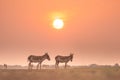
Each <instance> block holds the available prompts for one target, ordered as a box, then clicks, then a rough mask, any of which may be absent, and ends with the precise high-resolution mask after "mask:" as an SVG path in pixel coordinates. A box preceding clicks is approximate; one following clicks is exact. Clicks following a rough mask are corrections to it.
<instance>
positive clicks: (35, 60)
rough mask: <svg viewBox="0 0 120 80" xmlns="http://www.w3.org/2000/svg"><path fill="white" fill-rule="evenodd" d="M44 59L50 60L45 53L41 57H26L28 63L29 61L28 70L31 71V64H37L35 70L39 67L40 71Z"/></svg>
mask: <svg viewBox="0 0 120 80" xmlns="http://www.w3.org/2000/svg"><path fill="white" fill-rule="evenodd" d="M45 59H48V60H50V57H49V55H48V53H45V54H44V55H42V56H35V55H30V56H29V57H28V61H29V65H28V69H32V63H38V65H37V69H39V66H40V69H41V64H42V62H43V61H44V60H45Z"/></svg>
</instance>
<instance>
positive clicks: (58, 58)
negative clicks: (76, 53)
mask: <svg viewBox="0 0 120 80" xmlns="http://www.w3.org/2000/svg"><path fill="white" fill-rule="evenodd" d="M72 60H73V54H70V55H69V56H60V55H58V56H56V57H55V61H56V63H55V67H56V68H58V65H59V63H65V68H66V67H67V63H68V62H69V61H71V62H72Z"/></svg>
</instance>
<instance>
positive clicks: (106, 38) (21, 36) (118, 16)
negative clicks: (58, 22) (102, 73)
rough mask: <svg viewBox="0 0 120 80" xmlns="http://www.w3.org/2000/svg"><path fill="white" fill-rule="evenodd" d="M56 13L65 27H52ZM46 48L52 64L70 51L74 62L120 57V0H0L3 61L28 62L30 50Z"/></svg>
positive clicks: (111, 61)
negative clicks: (59, 55) (55, 58)
mask: <svg viewBox="0 0 120 80" xmlns="http://www.w3.org/2000/svg"><path fill="white" fill-rule="evenodd" d="M56 15H62V17H61V18H62V19H63V20H64V22H65V23H64V24H65V25H64V28H63V29H62V30H56V29H54V28H53V27H52V20H53V17H54V16H56ZM44 52H49V54H50V56H51V57H52V61H51V62H49V63H50V64H53V63H54V56H56V55H57V54H61V55H68V54H69V53H70V52H73V53H74V54H75V55H74V61H73V62H72V63H70V64H77V65H81V64H82V65H83V64H91V63H97V64H114V63H116V62H119V61H120V0H50V1H48V0H0V61H1V62H0V64H3V63H8V64H21V65H26V63H27V62H26V61H27V60H26V58H27V56H28V55H30V54H35V55H42V54H44ZM22 58H23V59H22ZM16 59H17V60H16ZM47 63H48V62H47Z"/></svg>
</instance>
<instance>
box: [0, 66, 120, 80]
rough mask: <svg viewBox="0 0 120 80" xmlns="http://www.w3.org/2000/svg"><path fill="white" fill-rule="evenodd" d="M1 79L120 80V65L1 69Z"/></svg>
mask: <svg viewBox="0 0 120 80" xmlns="http://www.w3.org/2000/svg"><path fill="white" fill-rule="evenodd" d="M0 80H120V67H94V68H93V67H92V68H90V67H82V68H70V69H42V70H35V69H34V70H27V69H7V70H4V69H1V70H0Z"/></svg>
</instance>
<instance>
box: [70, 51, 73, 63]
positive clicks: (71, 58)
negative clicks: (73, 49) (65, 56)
mask: <svg viewBox="0 0 120 80" xmlns="http://www.w3.org/2000/svg"><path fill="white" fill-rule="evenodd" d="M70 60H71V62H72V61H73V54H72V53H71V54H70Z"/></svg>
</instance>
